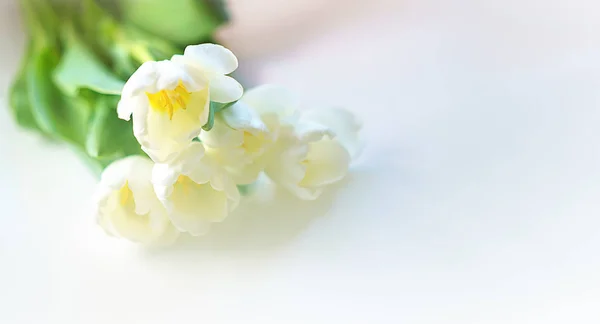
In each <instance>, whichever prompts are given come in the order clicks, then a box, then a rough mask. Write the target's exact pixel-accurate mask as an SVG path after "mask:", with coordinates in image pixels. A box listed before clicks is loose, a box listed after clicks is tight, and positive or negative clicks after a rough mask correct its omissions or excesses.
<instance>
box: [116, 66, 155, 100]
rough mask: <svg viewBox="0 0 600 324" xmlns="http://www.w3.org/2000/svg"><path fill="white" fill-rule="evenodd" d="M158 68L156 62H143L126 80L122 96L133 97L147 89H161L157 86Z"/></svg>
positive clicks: (152, 90) (151, 90)
mask: <svg viewBox="0 0 600 324" xmlns="http://www.w3.org/2000/svg"><path fill="white" fill-rule="evenodd" d="M156 70H157V63H156V62H154V61H149V62H145V63H143V64H142V65H141V66H140V67H139V68H138V69H137V70H136V71H135V72H133V74H132V75H131V76H130V77H129V79H128V80H127V82H125V85H124V86H123V91H122V92H121V96H122V98H131V97H134V96H137V95H139V94H143V93H144V92H146V91H149V92H156V91H158V90H160V89H157V88H156V74H157V71H156Z"/></svg>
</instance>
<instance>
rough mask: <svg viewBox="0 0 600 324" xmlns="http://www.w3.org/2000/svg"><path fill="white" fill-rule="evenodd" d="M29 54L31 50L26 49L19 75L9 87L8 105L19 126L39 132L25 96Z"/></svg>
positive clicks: (27, 98) (27, 97)
mask: <svg viewBox="0 0 600 324" xmlns="http://www.w3.org/2000/svg"><path fill="white" fill-rule="evenodd" d="M29 47H30V46H29ZM30 53H31V50H30V49H29V48H28V50H27V51H26V54H25V57H24V58H23V59H22V60H23V63H22V66H21V69H20V71H19V74H18V75H17V77H16V78H15V80H14V81H13V84H12V85H11V87H10V95H9V96H10V98H9V105H10V108H11V110H12V113H13V116H14V118H15V120H16V121H17V123H18V124H19V125H20V126H22V127H25V128H28V129H31V130H38V131H41V130H40V128H39V126H38V124H37V122H36V120H35V118H34V117H33V114H32V113H31V105H30V104H29V95H28V94H27V80H26V76H27V75H26V70H27V64H28V62H29V56H30Z"/></svg>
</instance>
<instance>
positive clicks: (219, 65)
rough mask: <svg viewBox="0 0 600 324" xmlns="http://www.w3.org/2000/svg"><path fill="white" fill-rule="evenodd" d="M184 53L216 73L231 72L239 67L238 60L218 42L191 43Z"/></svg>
mask: <svg viewBox="0 0 600 324" xmlns="http://www.w3.org/2000/svg"><path fill="white" fill-rule="evenodd" d="M183 55H184V56H185V57H186V58H189V59H190V60H192V61H194V63H195V64H197V65H200V66H201V67H202V68H203V69H206V70H207V71H210V72H211V73H215V74H229V73H231V72H233V71H235V69H237V67H238V60H237V57H235V55H234V54H233V53H232V52H231V51H230V50H228V49H227V48H225V47H223V46H221V45H217V44H200V45H190V46H188V47H186V48H185V51H184V53H183Z"/></svg>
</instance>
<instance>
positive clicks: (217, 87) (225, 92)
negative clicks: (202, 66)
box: [209, 75, 244, 103]
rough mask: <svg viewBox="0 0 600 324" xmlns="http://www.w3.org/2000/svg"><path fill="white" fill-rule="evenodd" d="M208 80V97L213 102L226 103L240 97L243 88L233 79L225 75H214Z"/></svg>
mask: <svg viewBox="0 0 600 324" xmlns="http://www.w3.org/2000/svg"><path fill="white" fill-rule="evenodd" d="M209 79H210V97H211V100H212V101H214V102H220V103H228V102H233V101H236V100H238V99H240V98H241V97H242V94H243V93H244V88H242V85H241V84H240V83H239V82H237V81H236V80H235V79H234V78H232V77H230V76H226V75H215V76H212V77H210V78H209Z"/></svg>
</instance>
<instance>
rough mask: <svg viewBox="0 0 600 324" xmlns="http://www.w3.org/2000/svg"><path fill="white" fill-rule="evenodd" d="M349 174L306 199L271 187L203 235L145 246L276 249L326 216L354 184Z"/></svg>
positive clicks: (167, 251) (195, 250)
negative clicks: (341, 193)
mask: <svg viewBox="0 0 600 324" xmlns="http://www.w3.org/2000/svg"><path fill="white" fill-rule="evenodd" d="M352 182H353V181H352V177H347V178H346V179H344V180H343V181H340V182H339V183H337V184H336V185H333V186H331V187H329V188H328V189H327V190H326V191H325V192H324V193H323V194H322V195H321V196H320V197H319V198H318V199H316V200H314V201H303V200H300V199H298V198H296V197H295V196H293V195H291V194H290V193H289V192H287V191H286V190H285V189H282V188H280V187H275V186H273V187H270V189H272V194H271V195H270V196H269V198H268V199H262V198H261V197H255V196H250V197H249V198H245V199H243V200H242V202H241V204H240V206H239V207H238V208H237V209H236V210H235V211H234V212H233V213H232V214H231V215H229V217H227V219H225V221H223V222H222V223H218V224H215V225H213V227H212V229H211V231H210V232H209V233H208V234H207V235H205V236H201V237H192V236H190V235H187V234H185V235H183V236H182V237H180V238H179V240H178V241H177V242H176V243H175V244H174V245H172V246H170V247H166V248H160V249H144V250H143V251H144V252H143V253H144V254H146V255H147V256H161V255H162V256H164V255H177V254H186V255H188V254H202V252H203V251H217V252H218V253H224V252H225V253H226V252H231V253H239V252H242V253H243V252H252V251H259V252H261V253H265V252H275V251H277V250H278V249H280V248H282V247H285V246H286V245H288V244H289V243H291V242H293V241H294V240H295V239H296V238H297V237H298V236H299V235H300V234H301V233H302V232H303V231H304V230H305V229H306V228H307V227H309V226H310V224H311V222H313V221H314V220H315V219H317V218H319V217H326V216H327V212H328V211H329V210H330V208H331V206H332V203H333V202H334V201H335V198H336V196H337V194H338V191H339V190H340V189H343V188H347V187H349V186H351V185H352Z"/></svg>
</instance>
